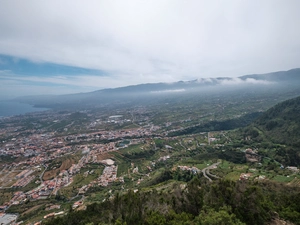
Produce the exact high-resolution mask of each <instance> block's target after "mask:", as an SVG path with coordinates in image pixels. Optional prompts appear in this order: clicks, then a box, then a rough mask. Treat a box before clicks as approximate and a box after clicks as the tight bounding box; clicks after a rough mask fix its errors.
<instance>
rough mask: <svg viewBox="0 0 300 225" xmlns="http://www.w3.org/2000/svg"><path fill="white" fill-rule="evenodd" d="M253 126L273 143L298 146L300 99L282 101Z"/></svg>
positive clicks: (299, 141) (299, 135)
mask: <svg viewBox="0 0 300 225" xmlns="http://www.w3.org/2000/svg"><path fill="white" fill-rule="evenodd" d="M254 126H255V127H257V128H258V129H259V130H261V131H263V133H264V135H265V136H266V137H267V138H269V139H270V140H271V141H272V142H274V143H279V144H285V145H289V146H298V147H299V146H300V139H299V137H300V97H297V98H294V99H290V100H287V101H284V102H282V103H279V104H277V105H276V106H274V107H272V108H271V109H269V110H268V111H267V112H266V113H264V114H263V115H262V116H261V117H259V118H258V119H257V120H256V121H255V123H254Z"/></svg>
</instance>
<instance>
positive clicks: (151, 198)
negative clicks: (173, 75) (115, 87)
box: [0, 87, 300, 224]
mask: <svg viewBox="0 0 300 225" xmlns="http://www.w3.org/2000/svg"><path fill="white" fill-rule="evenodd" d="M253 90H256V87H255V88H254V89H251V88H248V89H245V90H244V91H243V95H242V96H241V94H238V93H240V92H239V91H241V90H240V89H238V90H234V91H230V92H228V91H224V92H222V91H218V92H213V93H211V95H203V94H201V93H202V92H201V93H200V94H199V93H198V94H196V93H194V94H178V93H175V94H174V95H172V96H170V95H163V96H162V97H161V98H159V99H157V100H156V101H153V100H149V99H148V100H149V102H140V101H137V102H136V99H134V100H132V101H130V102H127V103H121V104H111V105H105V106H101V105H97V106H94V107H87V108H85V109H82V108H81V107H80V106H79V107H78V108H79V109H77V110H75V109H73V108H68V107H66V108H63V109H58V108H55V109H53V110H48V111H43V112H34V113H28V114H25V115H20V116H13V117H6V118H1V119H0V140H1V145H0V196H1V198H0V205H1V206H0V210H1V211H2V212H3V213H5V214H6V215H14V216H17V221H18V222H19V224H66V221H65V219H66V218H69V220H70V221H73V219H74V218H76V217H77V216H79V215H81V219H80V221H85V223H80V224H89V223H91V222H97V224H98V223H99V224H120V223H121V224H125V223H127V224H130V221H131V222H132V221H136V220H135V219H136V218H135V217H139V220H140V221H141V224H157V223H152V222H153V221H152V222H150V221H151V219H155V221H159V220H160V219H161V220H163V221H164V220H166V221H165V223H162V224H183V222H182V223H175V222H174V223H172V221H173V220H174V221H175V220H176V219H175V218H177V219H178V221H181V219H182V221H190V222H191V223H188V224H194V223H196V224H198V223H197V221H198V220H199V221H205V220H206V219H208V218H209V217H211V216H221V215H219V213H221V212H222V213H225V215H223V214H222V215H223V216H225V217H226V216H229V215H230V216H231V217H230V221H232V222H234V223H232V224H263V221H269V222H270V221H272V220H273V219H284V220H286V221H290V222H293V223H294V224H299V223H298V222H299V220H298V218H299V215H300V213H299V211H297V207H298V206H297V203H295V202H294V203H292V205H293V206H292V207H290V208H288V209H287V208H286V207H287V206H284V207H283V208H278V207H277V206H276V205H274V204H275V202H273V201H274V200H276V201H279V202H281V203H282V204H287V203H288V202H293V199H297V198H298V197H299V196H298V195H299V194H297V193H298V191H299V190H300V174H299V164H300V156H299V142H298V137H299V134H298V131H299V121H298V120H297V119H298V112H299V111H298V106H299V105H300V102H299V97H298V98H294V99H291V100H288V101H284V100H286V99H290V98H291V97H296V96H297V94H298V95H299V94H300V93H299V91H298V90H297V89H293V91H292V92H290V90H289V91H286V90H287V89H285V88H283V89H281V88H279V89H276V91H277V90H281V92H276V93H277V94H276V95H275V92H271V93H272V94H271V93H268V94H266V93H265V94H263V93H262V92H260V93H259V92H257V91H253ZM263 91H265V90H263ZM281 102H282V103H281ZM277 103H279V104H277ZM276 104H277V105H276ZM274 105H276V106H275V107H273V106H274ZM282 124H284V126H283V125H282ZM282 129H284V130H282ZM286 130H287V131H286ZM285 132H289V133H288V134H289V135H288V137H287V136H285V135H280V134H283V133H285ZM276 135H280V137H279V136H278V137H277V136H276ZM223 188H224V190H223ZM285 188H286V189H287V190H289V191H288V192H287V193H286V192H282V190H283V189H285ZM217 189H220V190H218V191H217ZM233 190H236V193H235V194H233V193H232V192H233ZM270 190H272V191H271V192H270ZM219 191H220V193H223V194H224V196H225V197H220V196H218V195H219V194H220V193H219ZM227 192H228V193H227ZM251 193H252V194H251ZM270 193H273V196H272V195H270ZM248 194H249V196H248ZM129 196H130V197H129ZM146 196H148V197H146ZM159 196H161V197H159ZM201 196H202V197H201ZM262 196H263V197H262ZM198 197H199V198H200V199H198V200H197V198H198ZM143 198H146V199H144V200H142V199H143ZM241 198H242V199H243V198H247V199H248V200H247V201H246V202H247V203H242V202H244V200H243V201H242V200H241ZM258 198H261V200H263V201H264V202H261V201H260V200H258ZM278 198H279V199H280V200H278ZM287 198H288V199H289V201H286V202H285V203H284V201H283V200H284V199H287ZM192 199H194V200H192ZM216 199H217V200H216ZM252 200H253V201H254V202H253V201H252ZM116 201H117V202H116ZM140 201H141V202H143V201H144V203H145V205H147V207H146V206H145V205H140V204H142V203H141V202H140ZM256 201H258V202H256ZM172 202H173V203H172ZM248 202H249V204H250V205H251V207H252V206H253V204H256V205H257V207H262V209H261V212H262V214H260V212H256V211H255V210H258V209H256V208H255V207H253V210H254V211H253V212H252V214H253V215H254V217H253V218H252V217H251V218H250V217H249V218H248V219H246V216H247V213H246V211H245V210H244V209H243V207H248V206H249V205H247V204H248ZM123 204H132V207H133V208H135V207H136V206H139V207H140V209H138V208H135V210H137V212H138V214H130V213H129V211H128V210H130V209H132V210H133V208H130V207H129V208H124V207H123V206H122V205H123ZM186 204H187V205H186ZM241 204H246V205H245V206H243V205H241ZM189 205H190V206H189ZM107 207H111V208H112V209H113V211H114V213H112V212H111V211H109V212H107V214H103V219H99V218H98V217H96V216H95V215H96V214H97V213H99V210H100V209H101V210H104V209H105V208H107ZM145 207H146V208H145ZM157 209H159V210H157ZM139 210H142V211H140V212H139ZM289 210H290V211H289ZM104 211H105V210H104ZM104 211H103V212H104ZM82 212H90V213H91V217H88V216H86V215H85V214H80V213H82ZM254 212H256V213H258V214H257V215H256V214H255V213H254ZM275 212H276V213H277V214H278V213H279V215H277V214H276V215H277V216H274V215H275ZM93 213H95V215H94V214H93ZM126 213H129V214H128V215H127V214H126ZM227 214H228V215H227ZM252 214H251V215H252ZM125 215H126V216H125ZM255 215H256V216H261V215H262V217H261V218H260V219H258V220H256V219H257V218H256V216H255ZM134 218H135V219H134ZM166 218H167V219H166ZM255 218H256V219H255ZM75 220H76V219H75ZM75 220H74V221H73V222H70V224H79V223H77V222H76V221H75ZM148 220H149V221H148ZM147 221H148V222H147ZM167 221H169V222H168V223H167ZM178 221H177V222H178ZM192 221H194V222H192ZM253 221H257V223H254V222H253ZM297 221H298V222H297Z"/></svg>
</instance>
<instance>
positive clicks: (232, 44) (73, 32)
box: [0, 0, 300, 98]
mask: <svg viewBox="0 0 300 225" xmlns="http://www.w3.org/2000/svg"><path fill="white" fill-rule="evenodd" d="M299 9H300V1H299V0H263V1H261V0H248V1H247V0H236V1H235V0H226V1H225V0H222V1H221V0H220V1H217V0H205V1H202V0H189V1H184V0H181V1H179V0H157V1H155V0H147V1H146V0H145V1H142V0H140V1H129V0H120V1H117V0H113V1H112V0H107V1H100V0H95V1H93V0H82V1H76V0H63V1H61V0H48V1H46V0H45V1H40V0H36V1H34V0H26V1H22V0H19V1H16V0H7V1H0V95H1V97H2V98H4V97H7V96H17V95H25V94H26V95H28V94H48V93H50V94H60V93H71V92H72V93H74V92H85V91H92V90H97V89H102V88H108V87H120V86H127V85H131V84H139V83H149V82H151V83H152V82H174V81H179V80H192V79H197V78H206V77H223V76H226V77H237V76H241V75H245V74H253V73H266V72H273V71H279V70H289V69H292V68H298V67H300V62H299V59H300V30H299V27H300V13H299Z"/></svg>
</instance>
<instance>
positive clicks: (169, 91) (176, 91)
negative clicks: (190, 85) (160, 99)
mask: <svg viewBox="0 0 300 225" xmlns="http://www.w3.org/2000/svg"><path fill="white" fill-rule="evenodd" d="M184 91H185V89H173V90H163V91H151V93H153V94H162V93H178V92H184Z"/></svg>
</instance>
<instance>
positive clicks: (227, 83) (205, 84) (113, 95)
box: [15, 69, 300, 109]
mask: <svg viewBox="0 0 300 225" xmlns="http://www.w3.org/2000/svg"><path fill="white" fill-rule="evenodd" d="M299 84H300V69H293V70H289V71H281V72H274V73H268V74H261V75H246V76H241V77H238V78H226V77H220V78H199V79H197V80H192V81H178V82H175V83H153V84H152V83H151V84H140V85H133V86H127V87H120V88H113V89H103V90H98V91H94V92H88V93H78V94H69V95H58V96H54V95H47V96H24V97H19V98H16V99H15V100H16V101H19V102H23V103H29V104H32V105H35V106H37V107H46V108H55V109H74V108H76V109H80V108H81V109H86V108H95V107H96V108H97V107H103V106H105V107H112V106H114V107H119V106H124V105H126V106H130V105H132V104H135V105H143V104H160V103H166V102H177V103H178V102H186V101H188V100H191V99H195V100H196V101H197V99H201V98H211V99H213V98H221V99H222V98H228V97H232V98H242V97H245V98H255V97H257V96H266V97H270V98H272V99H273V100H274V103H277V102H279V101H282V100H286V99H288V98H292V97H295V96H297V95H299V94H300V90H299V88H298V87H299Z"/></svg>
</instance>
